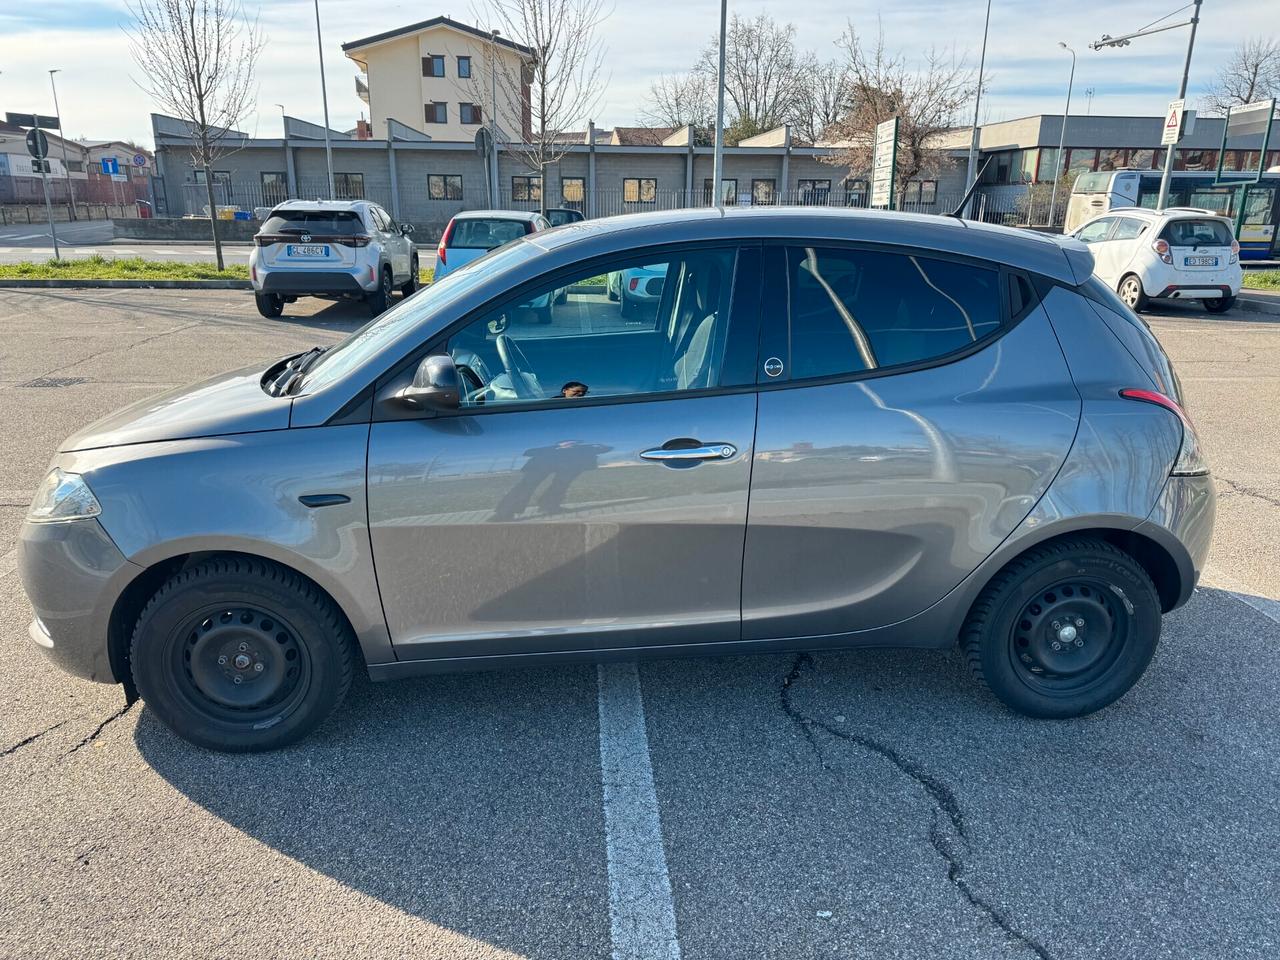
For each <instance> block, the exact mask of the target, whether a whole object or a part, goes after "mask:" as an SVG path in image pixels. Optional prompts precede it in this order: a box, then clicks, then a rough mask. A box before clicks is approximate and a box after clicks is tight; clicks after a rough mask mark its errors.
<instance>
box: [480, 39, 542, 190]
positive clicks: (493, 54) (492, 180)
mask: <svg viewBox="0 0 1280 960" xmlns="http://www.w3.org/2000/svg"><path fill="white" fill-rule="evenodd" d="M520 69H521V70H523V69H524V64H523V63H521V65H520ZM538 191H539V193H541V191H542V186H541V185H539V186H538ZM489 196H490V198H491V200H492V204H493V206H495V207H497V206H499V205H500V201H499V200H498V31H497V30H494V29H493V28H492V27H491V28H490V29H489Z"/></svg>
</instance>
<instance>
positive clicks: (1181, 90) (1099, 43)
mask: <svg viewBox="0 0 1280 960" xmlns="http://www.w3.org/2000/svg"><path fill="white" fill-rule="evenodd" d="M1201 3H1203V0H1193V4H1192V5H1193V6H1194V7H1195V9H1194V10H1192V11H1191V19H1190V20H1183V21H1182V22H1181V23H1170V24H1166V25H1165V26H1163V27H1157V26H1156V24H1157V23H1159V22H1160V20H1166V19H1168V16H1165V17H1161V18H1160V20H1156V21H1155V22H1154V23H1149V24H1147V26H1145V27H1143V28H1142V29H1141V30H1138V31H1135V32H1134V33H1128V34H1125V35H1124V36H1122V37H1112V36H1109V35H1107V34H1105V33H1104V34H1103V35H1102V39H1101V40H1095V41H1094V42H1093V43H1091V44H1089V47H1090V49H1093V50H1101V49H1103V48H1104V47H1127V46H1128V45H1129V42H1130V41H1131V40H1134V39H1136V38H1138V37H1147V36H1150V35H1151V34H1153V33H1163V32H1164V31H1166V30H1177V29H1178V28H1179V27H1190V28H1191V36H1190V37H1189V38H1188V39H1187V58H1186V60H1185V61H1183V64H1182V83H1181V84H1180V85H1179V86H1178V99H1179V100H1185V99H1186V96H1187V78H1188V77H1189V76H1190V74H1191V53H1192V51H1193V50H1195V46H1196V27H1198V26H1199V25H1200V5H1201ZM1183 9H1185V8H1183ZM1177 12H1178V11H1176V10H1175V11H1174V13H1177ZM1169 16H1172V14H1170V15H1169ZM1177 146H1178V145H1177V144H1176V143H1172V144H1170V145H1169V146H1168V148H1167V149H1166V150H1165V154H1164V172H1163V173H1162V174H1161V175H1160V197H1159V199H1157V200H1156V209H1157V210H1163V209H1164V207H1165V204H1166V203H1168V202H1169V179H1170V177H1171V176H1172V174H1173V155H1174V151H1175V150H1176V149H1177Z"/></svg>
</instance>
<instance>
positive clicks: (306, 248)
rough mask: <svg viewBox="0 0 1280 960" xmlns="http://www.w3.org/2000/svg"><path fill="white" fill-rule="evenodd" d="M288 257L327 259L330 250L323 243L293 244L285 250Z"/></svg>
mask: <svg viewBox="0 0 1280 960" xmlns="http://www.w3.org/2000/svg"><path fill="white" fill-rule="evenodd" d="M284 255H285V256H286V257H327V256H329V248H328V247H327V246H326V245H325V244H323V243H291V244H289V245H288V246H286V247H285V248H284Z"/></svg>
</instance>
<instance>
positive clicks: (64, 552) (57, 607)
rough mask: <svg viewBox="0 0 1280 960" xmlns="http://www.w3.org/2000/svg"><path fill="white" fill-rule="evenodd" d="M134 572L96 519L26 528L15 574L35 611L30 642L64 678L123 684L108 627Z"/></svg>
mask: <svg viewBox="0 0 1280 960" xmlns="http://www.w3.org/2000/svg"><path fill="white" fill-rule="evenodd" d="M138 572H140V568H138V567H137V566H136V565H134V564H132V563H130V562H129V561H128V560H126V559H125V557H124V555H123V554H121V553H120V551H119V549H117V548H116V545H115V544H114V543H113V542H112V541H111V538H110V537H109V536H107V532H106V531H105V530H104V529H103V528H102V525H101V524H99V523H98V521H97V520H96V519H94V520H70V521H66V522H63V523H24V524H23V525H22V529H21V531H20V532H19V534H18V573H19V576H20V577H21V578H22V586H23V587H24V588H25V589H26V591H27V597H28V598H29V599H30V600H31V605H32V607H34V608H35V613H36V619H35V620H33V621H32V623H31V626H30V628H29V630H28V633H29V635H30V637H31V640H32V642H33V643H35V645H36V646H38V647H39V648H40V649H41V651H43V652H44V654H45V655H46V656H48V657H49V658H50V659H51V660H53V662H54V663H56V664H57V665H58V666H59V667H61V668H62V669H63V670H65V671H67V672H68V673H71V674H74V675H76V676H78V677H84V678H85V679H86V680H96V681H98V682H101V683H119V682H121V678H119V677H117V676H115V673H114V672H113V670H112V668H111V657H110V653H109V650H108V644H107V632H108V624H109V621H110V618H111V610H112V607H114V605H115V601H116V599H117V598H118V597H119V595H120V591H121V590H122V589H123V588H124V585H125V584H127V583H128V582H129V581H130V580H132V579H133V577H134V575H135V574H136V573H138Z"/></svg>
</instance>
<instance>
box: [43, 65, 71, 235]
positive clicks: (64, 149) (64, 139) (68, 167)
mask: <svg viewBox="0 0 1280 960" xmlns="http://www.w3.org/2000/svg"><path fill="white" fill-rule="evenodd" d="M61 72H62V70H61V69H60V68H59V69H54V70H50V71H49V86H51V87H52V88H53V112H54V113H55V114H57V117H58V139H59V140H61V141H62V166H63V167H64V168H65V169H66V171H67V196H68V197H70V198H71V219H72V220H75V219H76V190H75V187H74V186H72V184H71V164H69V163H68V162H67V135H66V134H65V133H63V132H62V110H61V109H59V107H58V85H57V84H56V83H54V82H53V75H54V74H55V73H61Z"/></svg>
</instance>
